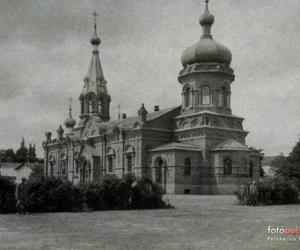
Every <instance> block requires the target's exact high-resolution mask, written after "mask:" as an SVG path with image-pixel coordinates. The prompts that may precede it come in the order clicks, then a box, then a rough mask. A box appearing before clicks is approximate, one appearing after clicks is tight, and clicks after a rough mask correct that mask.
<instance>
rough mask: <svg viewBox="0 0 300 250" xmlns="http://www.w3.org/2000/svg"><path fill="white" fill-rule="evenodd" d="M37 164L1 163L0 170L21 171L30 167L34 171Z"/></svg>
mask: <svg viewBox="0 0 300 250" xmlns="http://www.w3.org/2000/svg"><path fill="white" fill-rule="evenodd" d="M35 165H36V163H20V162H1V164H0V169H1V168H2V169H13V170H19V169H21V168H22V167H28V168H30V169H32V168H33V167H34V166H35Z"/></svg>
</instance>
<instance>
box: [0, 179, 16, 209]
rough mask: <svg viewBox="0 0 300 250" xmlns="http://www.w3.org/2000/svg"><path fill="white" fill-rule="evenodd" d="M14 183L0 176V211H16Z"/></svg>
mask: <svg viewBox="0 0 300 250" xmlns="http://www.w3.org/2000/svg"><path fill="white" fill-rule="evenodd" d="M15 190H16V185H15V184H14V183H13V182H12V181H11V180H9V179H8V178H6V177H3V176H0V213H13V212H16V197H15Z"/></svg>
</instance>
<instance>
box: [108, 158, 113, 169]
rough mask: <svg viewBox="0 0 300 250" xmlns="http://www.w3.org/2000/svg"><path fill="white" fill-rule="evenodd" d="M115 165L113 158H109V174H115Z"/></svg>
mask: <svg viewBox="0 0 300 250" xmlns="http://www.w3.org/2000/svg"><path fill="white" fill-rule="evenodd" d="M113 163H114V160H113V157H112V156H109V157H108V172H110V173H112V172H113Z"/></svg>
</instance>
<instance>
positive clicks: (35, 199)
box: [27, 178, 83, 212]
mask: <svg viewBox="0 0 300 250" xmlns="http://www.w3.org/2000/svg"><path fill="white" fill-rule="evenodd" d="M27 187H28V191H27V205H28V207H27V210H28V212H71V211H77V210H80V209H81V206H82V201H83V200H82V195H81V192H80V190H79V188H77V187H75V186H74V185H72V184H71V183H70V182H67V181H62V180H59V179H56V178H47V179H45V180H42V179H35V178H32V179H30V180H29V181H28V183H27Z"/></svg>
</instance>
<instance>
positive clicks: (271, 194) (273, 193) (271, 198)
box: [235, 177, 299, 205]
mask: <svg viewBox="0 0 300 250" xmlns="http://www.w3.org/2000/svg"><path fill="white" fill-rule="evenodd" d="M257 191H258V192H257V202H258V204H263V205H272V204H273V205H275V204H293V203H298V201H299V200H298V196H299V191H298V189H297V186H296V185H295V183H294V182H293V181H291V180H286V179H284V178H278V177H275V178H264V179H263V180H262V181H259V182H258V183H257ZM235 195H236V196H237V198H238V200H239V201H240V202H241V203H242V194H241V193H240V192H239V191H236V192H235ZM246 204H247V205H249V203H248V202H246Z"/></svg>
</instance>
